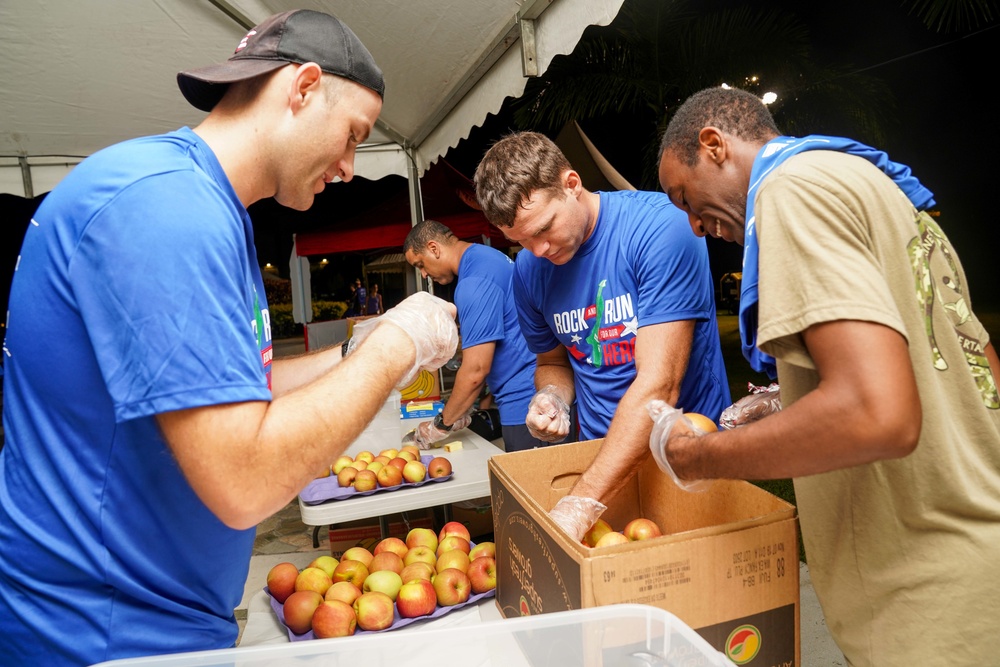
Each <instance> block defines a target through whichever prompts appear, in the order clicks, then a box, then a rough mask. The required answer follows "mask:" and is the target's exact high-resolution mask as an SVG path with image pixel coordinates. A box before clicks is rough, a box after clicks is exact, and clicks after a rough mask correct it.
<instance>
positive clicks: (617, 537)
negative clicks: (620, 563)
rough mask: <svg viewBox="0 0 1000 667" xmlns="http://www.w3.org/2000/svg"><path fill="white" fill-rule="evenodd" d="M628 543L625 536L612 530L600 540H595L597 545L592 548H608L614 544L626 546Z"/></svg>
mask: <svg viewBox="0 0 1000 667" xmlns="http://www.w3.org/2000/svg"><path fill="white" fill-rule="evenodd" d="M628 542H629V539H628V538H627V537H625V535H623V534H622V533H619V532H617V531H614V530H613V531H611V532H610V533H605V534H604V535H603V536H602V537H601V539H599V540H597V544H595V545H594V547H595V548H599V547H610V546H612V545H615V544H628Z"/></svg>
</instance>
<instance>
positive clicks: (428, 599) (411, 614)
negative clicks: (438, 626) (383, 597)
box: [396, 579, 437, 618]
mask: <svg viewBox="0 0 1000 667" xmlns="http://www.w3.org/2000/svg"><path fill="white" fill-rule="evenodd" d="M396 609H397V610H398V611H399V615H400V616H402V617H403V618H418V617H420V616H427V615H428V614H432V613H434V610H435V609H437V593H435V592H434V586H433V584H431V582H430V581H428V580H426V579H414V580H413V581H408V582H407V583H405V584H403V586H402V588H400V589H399V595H397V596H396Z"/></svg>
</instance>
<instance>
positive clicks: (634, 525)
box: [622, 518, 662, 542]
mask: <svg viewBox="0 0 1000 667" xmlns="http://www.w3.org/2000/svg"><path fill="white" fill-rule="evenodd" d="M622 532H623V533H624V534H625V537H627V538H628V539H630V540H631V541H633V542H637V541H639V540H648V539H651V538H654V537H659V536H660V535H662V533H661V532H660V527H659V526H657V525H656V524H655V523H654V522H652V521H650V520H649V519H643V518H638V519H632V520H631V521H629V522H628V523H627V524H625V529H624V530H623V531H622Z"/></svg>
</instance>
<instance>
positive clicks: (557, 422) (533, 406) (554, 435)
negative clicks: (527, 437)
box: [524, 384, 590, 530]
mask: <svg viewBox="0 0 1000 667" xmlns="http://www.w3.org/2000/svg"><path fill="white" fill-rule="evenodd" d="M556 391H557V389H556V386H555V385H551V384H547V385H545V386H544V387H542V388H541V389H539V390H538V393H537V394H535V395H534V397H532V399H531V403H529V404H528V416H527V417H525V418H524V425H525V426H527V427H528V432H529V433H531V435H532V437H535V438H538V439H539V440H542V441H543V442H559V441H560V440H562V439H564V438H565V437H566V436H567V435H569V405H567V404H566V401H564V400H563V399H562V397H561V396H559V394H558V393H556ZM587 528H590V524H588V525H587ZM584 530H586V528H585V529H584Z"/></svg>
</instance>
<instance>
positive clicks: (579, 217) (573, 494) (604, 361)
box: [475, 132, 730, 540]
mask: <svg viewBox="0 0 1000 667" xmlns="http://www.w3.org/2000/svg"><path fill="white" fill-rule="evenodd" d="M475 184H476V197H477V198H478V200H479V203H480V205H481V206H482V209H483V213H484V214H485V215H486V218H487V219H488V220H489V221H490V222H491V223H492V224H493V225H495V226H497V227H498V228H499V229H501V230H502V231H503V233H504V235H505V236H506V237H507V238H508V239H510V240H511V241H515V242H517V243H520V244H521V245H522V246H524V248H525V250H528V251H529V252H521V253H519V254H518V256H517V265H516V268H515V270H514V303H515V305H516V306H517V313H518V318H519V320H520V322H521V331H522V332H523V334H524V337H525V340H527V343H528V349H530V350H531V351H532V352H534V353H535V354H536V356H537V370H536V372H535V386H536V388H537V389H538V392H537V394H536V395H535V397H534V398H533V399H532V403H531V407H530V408H529V411H528V420H527V424H528V427H529V428H530V429H531V430H532V431H533V432H534V433H536V434H538V436H539V437H540V438H542V439H549V438H552V439H558V438H561V437H564V436H565V435H566V432H567V429H568V427H569V419H568V417H569V406H570V405H571V404H572V403H573V402H574V400H575V401H576V403H577V407H578V410H579V420H580V430H581V436H582V437H583V438H587V439H592V438H602V437H603V438H604V439H605V440H604V444H603V445H602V446H601V448H600V452H599V453H598V455H597V457H596V458H595V460H594V462H593V463H592V464H591V466H590V467H589V468H588V469H587V470H586V471H584V473H583V474H582V475H581V477H580V479H579V481H577V483H576V484H575V485H574V486H573V488H572V489H571V490H570V493H569V495H568V496H566V497H564V498H562V499H560V500H559V502H558V503H557V504H556V505H555V507H554V508H553V509H552V511H551V515H552V517H553V518H554V519H555V520H556V522H557V523H558V524H559V525H560V526H561V527H562V528H563V529H564V530H565V531H566V532H567V533H568V534H569V535H570V536H571V537H572V538H573V539H574V540H579V539H580V538H581V537H582V536H583V534H584V533H585V532H586V531H587V530H588V529H589V528H590V526H592V525H593V523H594V522H595V521H596V520H597V518H598V517H599V516H600V514H601V513H602V512H603V511H604V510H605V509H606V505H605V504H604V503H605V502H606V501H607V500H609V499H610V498H611V497H612V496H613V494H614V493H615V492H616V491H617V490H618V489H619V488H621V486H622V484H623V482H624V481H625V480H627V479H629V478H630V477H631V476H632V475H633V474H635V472H636V470H637V469H638V466H639V464H640V463H641V462H642V460H643V459H644V458H645V457H646V456H648V451H647V447H648V445H647V442H648V439H649V433H650V429H651V428H652V422H651V421H650V420H649V419H648V418H647V417H646V415H645V413H644V409H645V406H646V404H647V403H648V402H649V401H650V400H652V399H654V398H659V399H663V400H665V401H667V402H668V403H670V404H671V405H677V406H680V407H683V408H684V409H685V410H689V411H693V412H699V413H701V414H704V415H705V416H707V417H709V418H710V419H712V420H713V421H717V420H718V418H719V415H720V413H721V412H722V410H723V408H725V407H726V406H728V405H729V404H730V400H729V385H728V381H727V379H726V369H725V365H724V363H723V359H722V349H721V346H720V343H719V330H718V325H717V324H716V319H715V290H714V285H713V281H712V275H711V272H710V269H709V264H708V250H707V248H706V246H705V242H704V240H703V239H694V238H691V235H690V234H689V233H688V231H687V225H686V218H685V216H684V214H683V212H681V211H680V210H678V209H677V208H675V207H674V206H673V205H672V204H671V203H670V201H669V199H667V197H666V195H664V194H663V193H656V192H636V191H622V192H590V191H588V190H587V189H586V188H585V187H584V186H583V183H582V181H581V179H580V175H579V174H578V173H577V172H576V171H574V170H573V167H572V166H571V165H570V163H569V161H568V160H567V159H566V157H565V156H564V155H563V153H562V152H561V151H560V150H559V148H558V147H557V146H556V145H555V143H553V142H552V141H551V140H550V139H548V138H547V137H545V136H544V135H541V134H538V133H534V132H521V133H516V134H512V135H509V136H507V137H504V138H503V139H501V140H500V141H498V142H497V143H495V144H494V145H493V146H492V147H491V148H490V149H489V150H488V151H487V153H486V155H485V156H484V157H483V159H482V161H481V162H480V164H479V166H478V167H477V169H476V175H475Z"/></svg>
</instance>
